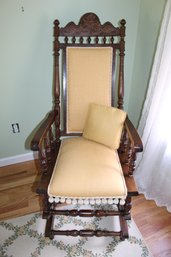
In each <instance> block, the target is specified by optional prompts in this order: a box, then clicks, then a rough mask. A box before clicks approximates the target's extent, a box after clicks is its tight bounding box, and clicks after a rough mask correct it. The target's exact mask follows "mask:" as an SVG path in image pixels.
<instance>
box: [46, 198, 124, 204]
mask: <svg viewBox="0 0 171 257" xmlns="http://www.w3.org/2000/svg"><path fill="white" fill-rule="evenodd" d="M49 202H50V203H67V204H73V205H75V204H79V205H83V204H85V205H89V204H91V205H94V204H97V205H100V204H111V205H112V204H116V205H117V204H120V205H124V204H125V198H68V197H53V196H50V197H49Z"/></svg>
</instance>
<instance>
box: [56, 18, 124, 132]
mask: <svg viewBox="0 0 171 257" xmlns="http://www.w3.org/2000/svg"><path fill="white" fill-rule="evenodd" d="M125 23H126V22H125V20H122V21H121V25H120V27H114V26H113V25H112V24H111V23H110V22H106V23H105V24H101V23H100V20H99V18H98V17H97V15H95V14H94V13H87V14H85V15H83V16H82V17H81V19H80V21H79V23H78V25H76V24H75V23H74V22H70V23H68V24H67V25H66V26H65V27H60V26H59V21H58V20H55V22H54V38H55V40H54V109H56V110H57V111H59V112H60V113H61V116H62V119H61V120H63V122H62V124H61V131H62V132H61V134H62V135H68V134H69V135H71V134H77V133H81V132H82V130H83V127H84V123H85V119H86V114H87V110H88V107H89V104H90V103H98V104H103V105H107V106H117V107H118V108H120V109H123V98H124V51H125V41H124V37H125ZM59 56H61V58H60V57H59ZM60 62H61V63H60ZM117 66H118V68H117ZM115 71H117V72H118V74H117V73H116V72H115ZM61 74H62V75H61ZM116 78H117V79H116ZM115 81H117V84H118V87H117V90H118V93H117V97H118V99H117V104H115V103H114V99H115V98H116V97H114V92H117V91H116V90H115V89H114V88H115V87H114V85H115ZM60 91H61V95H60Z"/></svg>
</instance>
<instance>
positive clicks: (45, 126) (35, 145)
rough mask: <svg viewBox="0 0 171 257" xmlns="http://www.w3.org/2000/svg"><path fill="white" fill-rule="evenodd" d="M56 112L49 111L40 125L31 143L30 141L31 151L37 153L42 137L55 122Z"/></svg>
mask: <svg viewBox="0 0 171 257" xmlns="http://www.w3.org/2000/svg"><path fill="white" fill-rule="evenodd" d="M57 114H58V112H57V111H56V110H54V111H51V112H50V113H49V114H48V116H47V117H46V118H45V120H44V121H43V122H42V123H41V125H40V127H39V128H38V130H37V131H36V133H35V135H34V137H33V139H32V141H31V150H33V151H38V150H39V145H40V143H41V142H42V140H43V138H44V136H45V135H46V133H47V132H48V130H49V128H50V127H51V125H52V123H53V122H54V121H55V118H56V116H57Z"/></svg>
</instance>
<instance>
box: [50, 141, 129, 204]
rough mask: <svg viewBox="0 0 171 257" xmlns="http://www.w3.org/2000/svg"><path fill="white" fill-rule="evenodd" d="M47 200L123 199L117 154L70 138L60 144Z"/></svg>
mask: <svg viewBox="0 0 171 257" xmlns="http://www.w3.org/2000/svg"><path fill="white" fill-rule="evenodd" d="M48 195H49V196H50V197H56V198H58V197H60V198H64V200H63V202H64V201H65V200H66V199H68V198H71V199H72V198H75V199H80V198H82V199H91V198H94V199H96V198H117V199H125V197H126V195H127V188H126V184H125V180H124V176H123V172H122V168H121V165H120V161H119V158H118V154H117V151H115V150H113V149H110V148H108V147H106V146H104V145H102V144H98V143H96V142H93V141H90V140H87V139H84V138H83V137H74V138H69V139H64V140H62V142H61V147H60V151H59V154H58V158H57V162H56V164H55V167H54V171H53V175H52V178H51V181H50V183H49V187H48Z"/></svg>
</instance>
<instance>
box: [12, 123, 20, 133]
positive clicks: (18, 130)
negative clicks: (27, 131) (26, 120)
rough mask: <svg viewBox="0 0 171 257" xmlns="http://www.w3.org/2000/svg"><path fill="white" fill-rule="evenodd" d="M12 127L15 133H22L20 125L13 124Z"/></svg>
mask: <svg viewBox="0 0 171 257" xmlns="http://www.w3.org/2000/svg"><path fill="white" fill-rule="evenodd" d="M11 126H12V131H13V133H20V127H19V124H18V123H13V124H12V125H11Z"/></svg>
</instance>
